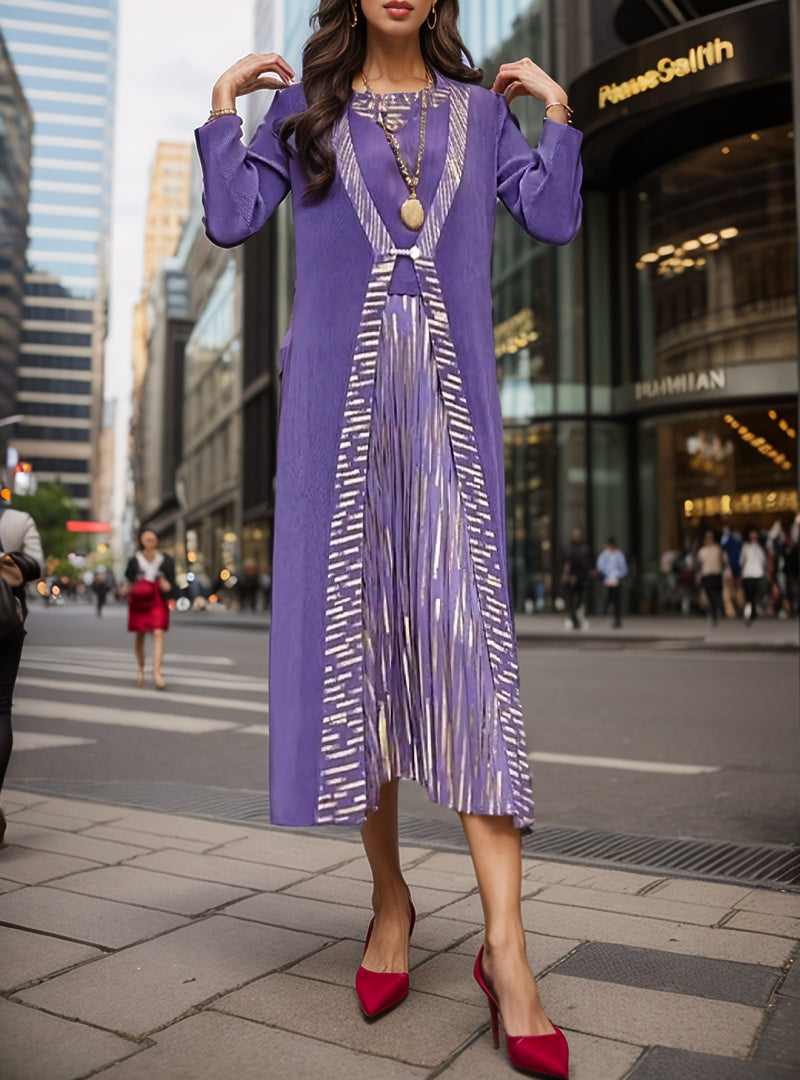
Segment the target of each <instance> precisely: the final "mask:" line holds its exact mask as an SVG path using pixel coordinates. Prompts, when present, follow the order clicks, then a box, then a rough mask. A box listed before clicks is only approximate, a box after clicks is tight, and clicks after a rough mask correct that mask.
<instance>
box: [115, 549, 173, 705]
mask: <svg viewBox="0 0 800 1080" xmlns="http://www.w3.org/2000/svg"><path fill="white" fill-rule="evenodd" d="M125 577H126V578H127V579H128V581H129V582H130V585H129V587H128V630H129V631H130V632H131V633H134V634H136V645H135V649H136V663H137V664H138V665H139V674H138V676H137V679H136V685H137V686H138V687H140V688H141V687H142V686H144V637H145V634H152V635H153V682H154V683H155V684H156V689H157V690H164V689H165V688H166V683H165V682H164V679H163V677H162V675H161V664H162V661H163V659H164V634H165V633H166V632H167V630H169V605H168V603H167V601H168V599H169V596H170V593H171V592H172V591H173V589H174V588H175V561H174V559H173V558H172V556H171V555H167V554H165V553H164V552H163V551H159V550H158V537H157V536H156V534H155V533H154V532H153V530H152V529H142V531H141V533H140V534H139V550H138V551H137V553H136V554H135V555H132V556H131V558H130V560H129V561H128V565H127V567H126V568H125Z"/></svg>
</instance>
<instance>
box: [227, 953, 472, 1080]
mask: <svg viewBox="0 0 800 1080" xmlns="http://www.w3.org/2000/svg"><path fill="white" fill-rule="evenodd" d="M214 1008H215V1009H216V1010H219V1011H224V1012H228V1013H232V1014H234V1015H236V1016H242V1017H245V1018H248V1019H251V1020H256V1021H258V1022H260V1023H263V1024H270V1025H272V1026H273V1027H279V1028H283V1029H285V1030H287V1031H295V1032H297V1033H298V1034H301V1035H309V1036H312V1037H313V1038H315V1039H320V1040H322V1041H323V1042H331V1043H336V1044H337V1045H338V1046H347V1047H349V1048H350V1049H352V1050H358V1051H362V1052H364V1053H370V1054H375V1055H377V1056H379V1057H386V1058H393V1059H394V1060H397V1061H402V1062H404V1063H406V1064H409V1065H421V1066H427V1067H428V1068H433V1067H434V1066H436V1065H438V1064H439V1063H440V1062H442V1061H444V1060H446V1059H447V1058H448V1057H449V1056H450V1055H451V1054H453V1053H455V1052H456V1050H458V1049H459V1048H460V1047H461V1046H463V1045H464V1044H465V1043H466V1042H467V1041H468V1040H469V1039H471V1038H472V1037H473V1036H474V1035H476V1034H477V1033H478V1032H479V1031H480V1030H482V1028H483V1027H485V1026H486V1024H487V1023H488V1020H489V1015H488V1012H487V1011H486V1009H485V1008H478V1007H476V1006H474V1005H465V1004H463V1003H461V1002H454V1001H449V1000H447V999H446V998H440V997H436V998H435V997H431V995H429V994H419V993H418V994H412V995H409V997H408V998H407V999H406V1001H404V1002H403V1005H402V1007H400V1008H397V1009H394V1010H392V1011H391V1012H389V1013H387V1014H386V1015H384V1016H382V1017H381V1018H380V1021H379V1022H377V1023H375V1022H372V1023H371V1022H369V1021H368V1020H366V1019H365V1018H364V1016H363V1015H362V1014H361V1011H360V1009H359V1008H358V1005H357V1003H356V1000H355V992H354V991H353V989H352V988H351V987H349V988H346V987H343V986H335V985H333V984H331V983H319V982H316V981H315V980H312V979H301V978H298V977H296V976H295V975H288V974H282V975H270V976H269V977H268V978H266V979H260V980H259V981H258V982H255V983H251V984H250V986H247V987H245V988H244V989H243V990H239V991H237V992H236V993H233V994H228V995H227V996H226V997H223V998H221V999H220V1000H219V1001H217V1002H215V1003H214ZM380 1068H381V1066H380V1065H378V1064H376V1065H375V1074H376V1075H377V1076H380V1075H381V1074H380Z"/></svg>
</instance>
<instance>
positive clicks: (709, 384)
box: [636, 368, 725, 401]
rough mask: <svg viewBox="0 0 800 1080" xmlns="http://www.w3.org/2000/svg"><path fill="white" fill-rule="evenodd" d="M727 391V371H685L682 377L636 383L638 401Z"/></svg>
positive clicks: (721, 369)
mask: <svg viewBox="0 0 800 1080" xmlns="http://www.w3.org/2000/svg"><path fill="white" fill-rule="evenodd" d="M724 389H725V369H724V368H711V370H710V371H685V372H683V373H682V374H680V375H664V376H662V377H661V378H660V379H647V380H645V381H644V382H637V383H636V400H637V401H651V400H653V399H654V398H665V397H679V396H680V395H681V394H698V393H703V392H705V393H713V392H714V391H717V390H724Z"/></svg>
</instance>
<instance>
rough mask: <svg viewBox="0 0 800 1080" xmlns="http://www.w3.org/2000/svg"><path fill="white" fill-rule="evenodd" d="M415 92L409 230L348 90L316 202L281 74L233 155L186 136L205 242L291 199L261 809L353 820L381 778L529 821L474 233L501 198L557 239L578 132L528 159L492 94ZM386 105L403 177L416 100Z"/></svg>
mask: <svg viewBox="0 0 800 1080" xmlns="http://www.w3.org/2000/svg"><path fill="white" fill-rule="evenodd" d="M427 93H428V97H429V109H428V120H427V138H426V148H425V154H424V157H423V161H422V170H421V183H420V188H419V195H420V200H421V202H422V204H423V206H424V207H425V209H426V223H425V225H424V227H423V229H422V231H421V232H420V233H413V232H410V231H409V230H408V229H406V227H405V226H404V225H403V223H402V221H401V219H400V216H399V207H400V204H401V203H402V201H403V199H404V198H405V196H406V189H405V185H404V183H403V180H402V178H401V176H400V173H399V170H398V168H397V164H396V162H395V159H394V156H393V154H392V151H391V149H390V148H389V146H388V144H387V142H386V139H385V136H384V134H383V132H382V131H381V130H380V128H379V127H378V126H377V125H376V124H375V120H374V107H373V102H372V101H371V100H370V99H369V98H368V97H367V96H366V95H354V96H353V99H352V101H351V104H350V106H349V108H348V110H347V112H346V114H345V116H344V117H343V118H342V120H341V121H340V123H339V125H338V126H337V130H336V132H335V146H336V151H337V165H338V175H337V180H336V182H335V183H334V185H333V187H332V189H331V191H330V193H329V194H328V195H327V196H326V198H325V199H324V200H322V201H321V202H319V203H317V204H313V203H308V202H306V201H305V200H304V199H303V198H302V188H303V177H302V173H301V171H300V167H299V163H298V161H297V158H296V155H294V154H292V153H291V152H290V153H288V154H287V153H285V152H284V151H283V148H282V146H281V144H280V142H279V140H278V139H277V137H276V133H277V131H278V130H279V129H280V125H281V123H282V122H283V119H284V118H285V117H286V116H287V115H290V114H291V112H293V111H298V110H299V109H300V108H302V107H303V104H302V98H301V92H300V90H299V88H292V89H290V90H286V91H283V92H281V93H280V94H279V95H277V97H276V101H275V102H274V103H273V106H272V109H271V110H270V113H269V114H268V115H267V118H266V120H265V124H263V125H262V127H261V128H260V129H259V131H258V132H257V133H256V135H255V136H254V139H253V141H252V143H251V145H250V147H249V148H248V149H245V148H244V147H243V146H242V144H241V142H240V140H239V125H238V121H236V119H235V118H228V117H224V118H220V119H219V120H216V121H213V122H212V123H211V124H208V125H206V126H204V127H203V128H201V129H199V131H198V146H199V148H200V154H201V160H202V164H203V171H204V182H205V205H206V228H207V231H208V233H209V236H210V237H211V238H212V239H214V240H215V241H217V242H221V243H223V244H225V245H229V244H232V243H237V242H239V241H240V240H241V239H244V238H245V237H246V236H247V235H250V234H251V233H252V232H254V231H256V229H257V228H259V227H260V225H261V224H263V221H264V220H266V217H267V216H268V214H269V213H270V212H271V210H272V209H273V208H274V206H275V205H277V203H278V202H279V201H280V199H281V198H282V197H283V196H284V195H285V194H286V193H287V191H288V189H289V186H290V185H291V188H292V193H293V198H294V208H295V228H296V242H297V264H298V279H297V293H296V300H295V309H294V315H293V320H292V328H291V330H290V333H289V335H288V336H287V341H286V343H285V346H284V349H283V350H282V358H283V364H284V374H283V385H282V402H281V418H280V427H279V448H278V455H279V456H278V484H277V494H276V529H275V552H274V596H273V617H272V631H271V637H270V653H271V657H270V763H271V783H270V797H271V816H272V820H273V821H274V822H277V823H285V824H322V823H330V822H334V823H343V824H358V823H359V822H360V821H362V820H363V818H364V815H365V813H366V812H367V811H368V810H369V809H370V808H372V807H374V806H375V805H376V804H377V798H378V790H379V787H380V784H381V783H383V782H384V781H386V780H388V779H391V778H393V777H404V778H408V779H413V780H416V781H418V782H419V783H421V784H422V785H423V786H424V787H425V788H426V790H427V791H428V794H429V796H430V797H431V799H433V800H434V801H436V802H438V803H441V804H442V805H445V806H449V807H452V808H454V809H457V810H462V811H466V812H469V813H480V814H508V815H512V816H513V817H514V819H515V822H516V823H517V824H518V825H526V824H529V823H530V822H531V821H532V818H533V802H532V798H531V792H530V774H529V767H528V758H527V753H526V747H525V734H524V728H523V724H522V715H521V709H520V703H519V680H518V670H517V657H516V643H515V639H514V633H513V623H512V618H511V612H510V607H509V603H508V588H507V577H506V564H505V532H504V521H503V501H502V500H503V485H502V418H501V416H500V411H499V401H498V394H497V386H496V381H495V376H494V351H493V348H492V347H491V345H492V337H491V297H490V290H489V267H490V258H491V235H490V231H491V226H492V224H493V216H494V207H495V204H496V199H497V195H498V194H499V195H500V197H501V198H503V200H504V201H505V202H506V204H507V205H508V206H509V209H511V211H512V213H514V215H515V217H517V220H518V221H520V223H521V224H523V225H524V227H526V228H527V229H528V231H530V232H532V233H533V234H534V235H537V236H539V237H541V238H542V239H545V240H550V241H551V242H560V243H565V242H567V241H568V240H569V239H571V237H572V236H573V235H574V233H575V231H577V228H578V225H579V221H580V196H579V189H580V161H579V156H578V150H579V146H580V134H579V133H578V132H576V131H574V130H573V129H569V128H566V127H563V126H562V125H557V124H553V123H551V122H549V121H546V122H545V129H544V132H543V137H542V140H541V142H540V147H539V151H534V150H532V149H531V148H530V146H529V145H528V144H527V142H526V140H525V139H524V138H523V136H522V135H521V132H520V131H519V129H518V126H517V125H516V123H515V121H514V119H513V117H512V115H511V114H510V112H509V110H508V107H507V105H506V103H505V101H504V100H503V99H502V98H499V97H497V96H496V95H493V94H491V93H489V92H487V91H484V90H481V89H480V88H475V87H466V86H464V85H462V84H459V83H455V82H452V81H451V80H448V79H445V78H443V77H441V76H439V77H438V79H437V86H436V88H435V89H433V90H432V91H429V92H427ZM286 99H288V100H286ZM383 104H384V106H385V108H386V111H387V117H388V120H389V123H390V124H391V125H392V126H393V127H394V129H395V130H396V133H397V136H398V139H399V140H400V145H401V148H402V150H403V154H404V157H405V159H406V161H407V162H408V163H409V164H410V165H411V166H412V168H413V163H414V162H415V160H416V155H417V147H418V138H419V111H420V105H421V95H395V96H393V97H391V98H386V99H383ZM545 136H546V137H547V138H545ZM487 163H488V165H489V168H488V170H487V169H486V167H485V166H486V164H487ZM487 173H488V176H489V178H490V179H489V184H490V185H491V186H490V187H489V189H488V190H486V189H487V186H488V185H487V182H486V175H487ZM353 219H354V221H355V224H356V225H357V226H358V228H359V229H360V232H361V235H360V236H359V235H358V233H355V234H353V232H352V229H351V226H352V224H353ZM459 220H460V226H461V230H462V233H461V234H460V235H459V236H458V237H456V236H454V235H453V230H454V228H456V227H458V225H459ZM487 233H488V235H487ZM312 238H313V241H314V243H315V250H316V262H317V265H316V266H314V267H312V266H311V265H310V263H309V256H310V254H311V253H310V251H307V250H306V245H307V244H308V243H310V242H311V240H312ZM465 241H466V242H465ZM337 245H338V246H337ZM365 247H366V252H364V250H363V249H364V248H365ZM448 250H449V252H450V258H449V259H448V258H447V253H448ZM364 253H366V255H367V256H368V257H367V259H362V255H363V254H364ZM334 255H335V256H336V261H335V262H334V260H333V256H334ZM453 255H455V256H456V260H455V261H453V259H452V256H453ZM320 264H321V267H320ZM324 270H327V274H328V276H327V277H326V276H325V274H324V273H323V271H324ZM331 290H333V291H334V293H335V295H336V297H337V298H338V306H336V307H335V306H333V305H331V303H330V297H329V296H328V294H329V293H330V292H331ZM351 293H352V296H353V299H354V301H355V302H354V304H350V303H348V300H349V299H350V294H351ZM314 294H316V295H315V297H314ZM307 297H308V299H309V300H312V299H314V298H315V299H316V305H315V307H313V308H312V307H309V306H307V301H306V298H307ZM353 306H354V307H355V309H356V311H355V315H356V318H355V319H353V311H352V310H351V308H352V307H353ZM326 308H327V312H328V314H327V318H328V319H329V320H330V321H329V322H326V321H325V319H326V315H325V310H326ZM475 315H477V320H475ZM306 319H309V320H310V321H308V322H306ZM459 322H462V323H464V324H466V325H464V326H463V327H462V330H467V333H468V336H467V338H466V339H465V337H464V335H463V333H462V334H459V331H458V323H459ZM471 322H473V323H474V325H473V327H472V330H473V331H474V333H473V334H472V335H471V336H470V335H469V329H470V327H469V324H470V323H471ZM315 419H316V420H317V422H318V424H319V427H321V428H322V431H321V432H320V431H319V429H318V428H315V427H314V421H315ZM320 435H321V437H320ZM323 453H324V454H326V455H328V458H323V457H322V456H321V455H322V454H323ZM320 473H321V474H322V475H321V476H320V475H319V474H320ZM298 548H299V550H298ZM304 556H305V557H304ZM298 608H299V609H300V610H299V611H298V610H297V609H298Z"/></svg>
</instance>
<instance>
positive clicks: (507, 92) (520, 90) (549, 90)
mask: <svg viewBox="0 0 800 1080" xmlns="http://www.w3.org/2000/svg"><path fill="white" fill-rule="evenodd" d="M492 90H494V91H495V93H497V94H502V95H503V96H504V97H505V99H506V101H508V102H511V101H513V100H514V98H517V97H522V96H523V95H524V94H529V95H530V96H531V97H535V98H539V100H540V101H545V102H547V104H548V105H550V104H551V103H555V102H558V103H559V104H561V105H566V104H567V92H566V90H564V89H563V88H562V87H560V86H559V85H558V83H557V82H556V81H555V79H552V78H551V77H550V76H549V75H548V74H547V72H546V71H543V70H542V68H540V67H539V65H538V64H534V62H533V60H530V59H529V58H528V57H527V56H526V57H525V58H524V59H523V60H516V61H515V62H514V63H513V64H503V65H502V67H501V68H500V70H499V71H498V73H497V78H496V79H495V80H494V86H493V87H492ZM559 111H560V110H559Z"/></svg>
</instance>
